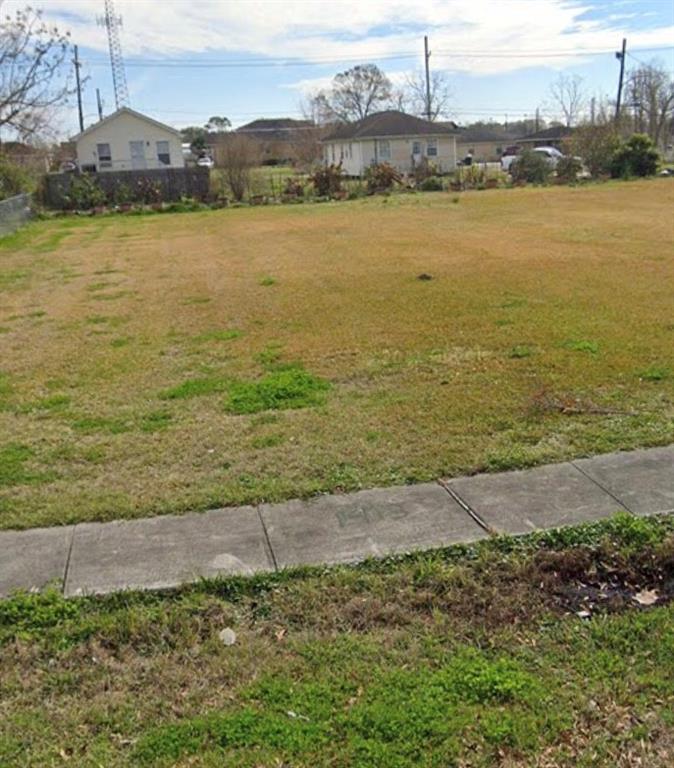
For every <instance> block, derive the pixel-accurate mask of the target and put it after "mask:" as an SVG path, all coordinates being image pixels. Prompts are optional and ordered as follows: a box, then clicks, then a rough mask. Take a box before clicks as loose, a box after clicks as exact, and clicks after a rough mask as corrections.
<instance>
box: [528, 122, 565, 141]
mask: <svg viewBox="0 0 674 768" xmlns="http://www.w3.org/2000/svg"><path fill="white" fill-rule="evenodd" d="M572 133H573V128H568V127H567V126H565V125H555V126H553V127H552V128H545V129H544V130H542V131H536V133H528V134H527V135H526V136H520V137H519V138H518V139H517V140H518V141H561V140H562V139H565V138H567V136H570V135H571V134H572Z"/></svg>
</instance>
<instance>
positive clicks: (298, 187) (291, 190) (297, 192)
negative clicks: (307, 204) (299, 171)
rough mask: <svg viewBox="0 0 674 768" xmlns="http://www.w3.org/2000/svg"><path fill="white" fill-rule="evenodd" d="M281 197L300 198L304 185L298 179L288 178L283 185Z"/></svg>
mask: <svg viewBox="0 0 674 768" xmlns="http://www.w3.org/2000/svg"><path fill="white" fill-rule="evenodd" d="M283 195H284V196H285V197H302V196H303V195H304V185H303V184H302V182H301V181H300V179H298V178H296V177H293V176H289V177H288V178H287V179H286V180H285V184H284V185H283Z"/></svg>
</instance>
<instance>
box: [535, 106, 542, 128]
mask: <svg viewBox="0 0 674 768" xmlns="http://www.w3.org/2000/svg"><path fill="white" fill-rule="evenodd" d="M540 124H541V112H540V110H539V109H538V107H536V118H535V121H534V126H535V128H534V132H535V133H538V126H539V125H540Z"/></svg>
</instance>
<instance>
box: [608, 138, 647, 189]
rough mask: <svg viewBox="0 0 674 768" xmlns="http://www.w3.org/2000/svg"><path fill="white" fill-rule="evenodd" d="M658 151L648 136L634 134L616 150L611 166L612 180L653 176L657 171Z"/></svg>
mask: <svg viewBox="0 0 674 768" xmlns="http://www.w3.org/2000/svg"><path fill="white" fill-rule="evenodd" d="M658 159H659V155H658V151H657V149H656V148H655V146H654V145H653V141H652V140H651V138H650V137H649V136H646V134H643V133H635V134H634V135H633V136H630V138H629V139H628V140H627V141H626V142H625V143H624V144H623V145H622V146H621V147H620V148H619V149H618V151H617V152H616V153H615V156H614V158H613V163H612V165H611V175H612V176H613V177H614V178H627V177H629V176H653V175H654V174H655V173H656V171H657V170H658Z"/></svg>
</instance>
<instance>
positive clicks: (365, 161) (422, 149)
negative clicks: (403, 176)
mask: <svg viewBox="0 0 674 768" xmlns="http://www.w3.org/2000/svg"><path fill="white" fill-rule="evenodd" d="M321 144H322V146H323V161H324V162H325V163H326V164H329V163H341V164H342V168H343V170H344V173H345V174H347V175H348V176H362V175H363V174H364V173H365V171H366V169H367V168H368V167H369V166H371V165H375V164H376V163H389V164H390V165H392V166H393V167H394V168H396V169H397V170H398V171H400V172H401V173H411V172H412V171H414V169H415V168H416V167H417V166H418V165H419V164H421V163H423V162H429V163H431V164H432V165H434V166H435V167H436V168H437V169H438V171H439V172H440V173H447V172H449V171H453V170H455V169H456V161H457V156H456V126H454V124H453V123H432V122H429V121H428V120H422V119H421V118H419V117H414V115H406V114H405V113H404V112H397V111H394V110H388V111H386V112H377V113H376V114H374V115H369V116H368V117H366V118H364V119H363V120H359V121H358V122H356V123H344V124H343V125H338V126H336V127H335V128H334V130H332V131H331V132H330V133H329V134H328V135H327V136H325V138H323V139H322V140H321Z"/></svg>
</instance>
